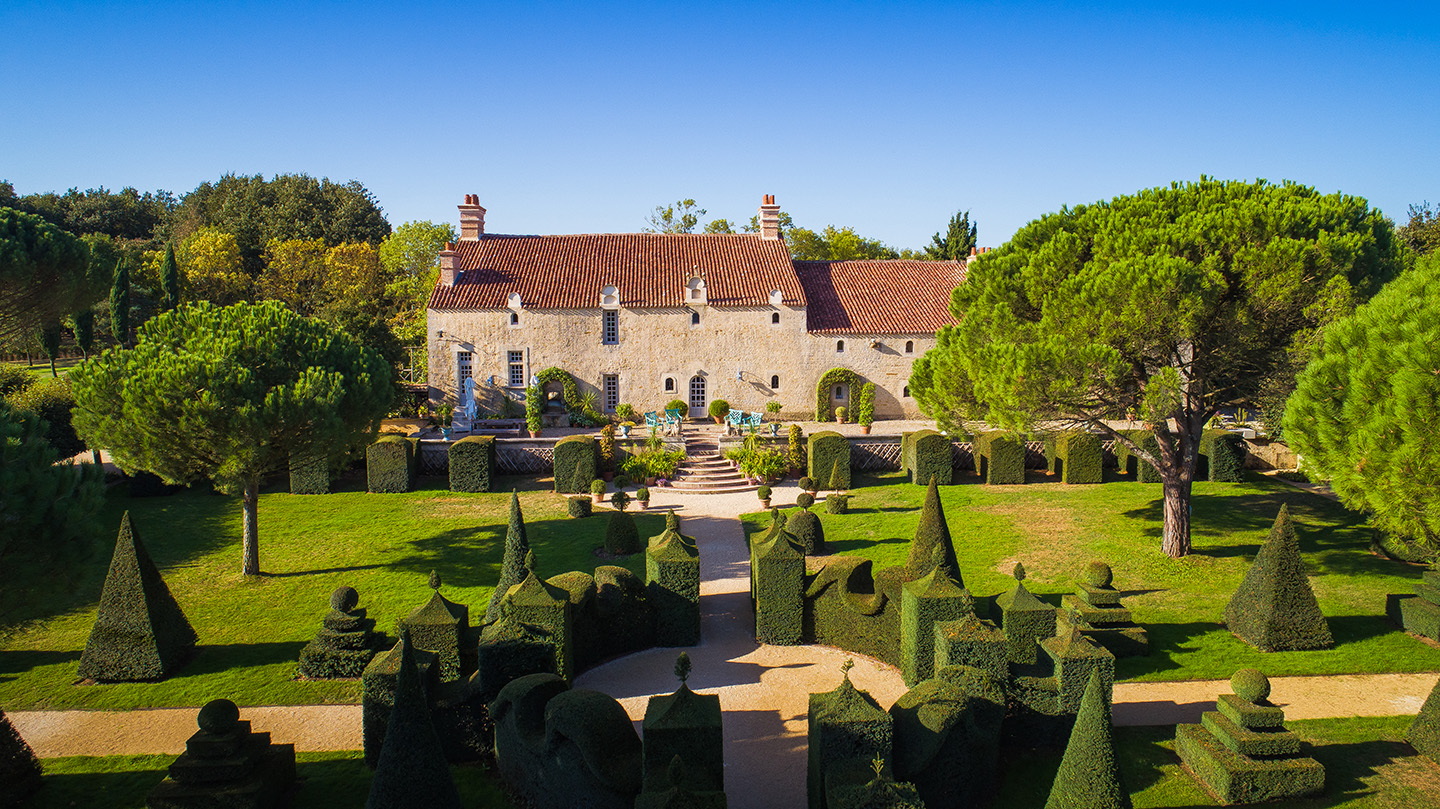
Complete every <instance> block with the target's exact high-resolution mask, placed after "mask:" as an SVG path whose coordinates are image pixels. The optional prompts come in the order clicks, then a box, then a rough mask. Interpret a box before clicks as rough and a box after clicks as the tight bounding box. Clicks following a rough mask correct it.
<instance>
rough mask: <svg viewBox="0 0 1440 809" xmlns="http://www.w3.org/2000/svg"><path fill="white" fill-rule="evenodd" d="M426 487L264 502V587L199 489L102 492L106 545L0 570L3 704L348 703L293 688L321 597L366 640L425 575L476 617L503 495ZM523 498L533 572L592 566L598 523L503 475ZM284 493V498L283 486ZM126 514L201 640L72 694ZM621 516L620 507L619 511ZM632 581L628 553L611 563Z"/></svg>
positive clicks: (18, 558)
mask: <svg viewBox="0 0 1440 809" xmlns="http://www.w3.org/2000/svg"><path fill="white" fill-rule="evenodd" d="M420 480H421V485H422V486H423V487H426V488H425V490H423V491H418V492H412V493H409V494H367V493H366V492H364V491H363V488H364V482H363V480H359V479H349V480H347V481H344V482H343V484H342V487H341V488H344V489H347V490H346V491H342V492H339V493H336V494H330V495H312V496H304V495H291V494H288V493H284V492H283V491H281V492H279V493H264V494H262V495H261V499H260V517H259V521H260V564H261V568H262V569H263V570H264V571H266V572H267V573H268V574H269V575H266V576H264V577H261V578H258V579H256V580H254V581H246V580H245V579H244V577H242V576H240V575H239V571H240V508H239V501H238V499H237V498H232V497H224V496H220V495H215V494H209V493H204V492H200V491H183V492H181V493H179V494H176V495H173V496H170V497H155V498H135V499H131V498H129V497H127V496H126V495H125V487H124V486H121V487H117V488H116V489H113V490H112V491H111V495H110V499H109V502H108V504H107V506H106V509H105V511H104V513H103V524H104V526H105V529H104V532H103V536H102V537H100V538H98V539H97V540H96V543H95V545H96V547H95V548H93V549H91V550H90V551H89V552H88V553H86V554H82V555H81V556H80V558H78V559H71V558H69V557H60V558H57V557H55V556H53V555H51V554H50V553H49V552H48V550H46V549H34V548H30V549H24V548H22V549H18V550H12V551H11V552H9V553H7V554H6V556H5V557H4V559H3V560H0V575H3V576H4V581H5V582H6V584H5V587H4V588H3V590H0V706H3V707H4V709H5V710H7V711H17V710H29V709H36V708H88V709H97V710H98V709H112V710H116V709H131V708H150V707H167V706H194V705H203V704H205V703H206V702H208V701H210V700H212V699H215V698H217V697H227V698H229V699H232V700H235V701H236V702H237V703H239V704H240V705H303V704H316V703H354V702H359V700H360V686H359V682H358V681H331V682H323V681H299V680H296V679H294V677H295V673H296V672H295V669H296V661H297V660H298V658H299V654H300V649H301V647H303V646H304V645H305V644H306V643H307V642H308V641H309V640H310V639H311V638H312V637H314V635H315V632H316V630H318V629H319V628H320V621H321V619H322V618H323V617H324V616H325V614H326V612H327V611H328V610H329V596H330V592H331V591H332V590H333V589H335V588H336V587H338V586H340V585H342V584H348V585H351V586H353V587H355V588H356V589H357V590H359V592H360V605H361V606H362V607H365V608H367V609H368V610H369V613H370V616H371V617H373V618H375V619H376V620H377V628H379V629H380V630H382V631H387V632H390V633H391V636H392V637H394V636H395V635H396V632H395V626H396V622H397V621H398V620H399V619H400V618H402V617H403V616H404V615H406V614H408V613H409V612H410V611H411V610H413V609H415V608H416V607H419V606H421V605H422V604H424V603H425V601H426V600H427V599H428V598H429V592H430V591H429V589H428V586H427V577H428V575H429V573H430V571H431V570H436V571H438V572H439V573H440V576H441V578H442V579H443V581H444V588H443V591H442V592H444V593H445V595H446V597H448V598H450V599H451V600H454V601H459V602H461V603H464V604H467V605H469V606H470V610H471V615H472V619H471V623H472V624H473V623H476V622H478V620H479V618H480V617H481V616H482V615H483V613H484V609H485V605H486V603H487V602H488V600H489V598H490V591H491V589H492V587H493V585H494V582H495V580H496V579H497V577H498V575H499V566H500V560H501V555H502V553H503V548H504V538H505V527H506V522H507V520H508V515H509V504H510V495H509V494H508V493H505V494H456V493H452V492H450V491H448V490H446V489H444V488H443V487H444V486H445V485H446V481H445V480H444V479H441V478H421V479H420ZM501 486H502V488H504V489H505V490H506V491H507V492H508V490H509V489H510V488H511V487H520V488H522V489H525V491H522V492H521V494H520V499H521V504H522V509H523V510H524V513H525V517H526V525H527V526H528V528H529V537H530V543H531V546H532V547H533V548H534V551H535V555H536V560H537V564H538V566H539V569H540V573H541V575H543V576H547V577H548V576H553V575H555V574H557V573H562V572H565V571H567V570H583V571H586V572H589V571H592V570H594V568H595V567H596V566H598V565H602V564H616V563H617V562H614V561H610V560H604V559H600V558H597V557H596V556H595V555H594V554H593V551H594V550H595V549H596V548H598V547H600V546H601V545H603V543H604V531H605V522H606V518H605V517H604V516H602V515H603V514H604V513H607V512H604V511H602V512H600V514H597V516H595V517H591V518H589V519H584V520H573V519H570V518H568V517H567V516H566V515H565V501H564V499H563V498H562V497H560V496H557V495H555V494H553V493H551V492H549V491H548V490H547V489H544V488H543V487H542V485H541V484H538V483H536V482H535V481H534V480H533V479H525V478H514V479H511V478H504V479H502V484H501ZM282 489H283V487H282ZM126 509H129V511H130V515H131V519H132V520H133V522H134V525H135V528H136V531H137V532H138V533H139V534H140V537H141V539H142V540H144V542H145V544H146V547H147V548H148V549H149V551H150V554H151V556H152V557H154V559H155V561H156V564H158V565H159V566H160V568H161V570H162V572H163V573H164V575H165V578H166V582H167V583H168V584H169V587H170V591H171V592H172V593H174V595H175V598H176V600H177V601H179V603H180V606H181V608H182V609H184V611H185V613H186V615H187V616H189V618H190V622H191V624H193V625H194V627H195V630H196V632H197V633H198V634H199V636H200V644H201V646H200V650H199V653H198V654H197V656H196V658H195V659H194V660H193V661H191V662H190V663H189V665H187V666H186V667H185V668H184V669H183V670H181V671H180V673H179V674H178V675H176V676H174V677H171V678H169V679H168V680H166V681H164V682H160V683H129V684H113V685H88V686H82V685H75V684H74V683H75V668H76V665H77V664H78V662H79V659H80V652H81V650H83V649H84V647H85V639H86V637H88V635H89V632H90V627H91V625H92V623H93V622H94V618H95V609H96V605H97V602H98V600H99V596H100V589H101V584H102V582H103V581H104V577H105V571H106V568H107V567H108V565H109V562H110V553H111V551H112V549H113V547H114V537H115V531H116V529H117V527H118V525H119V521H120V515H121V514H122V512H124V511H125V510H126ZM632 513H634V512H633V510H632ZM637 522H638V523H639V528H640V535H641V537H648V536H652V535H654V534H658V533H660V531H661V530H663V528H664V519H663V517H661V516H660V515H658V514H637ZM620 563H623V564H625V565H626V566H628V567H629V568H630V569H631V570H633V571H635V572H636V573H639V574H642V575H643V572H644V560H643V557H642V556H640V555H638V554H637V555H635V556H632V557H630V558H628V559H625V560H621V562H620Z"/></svg>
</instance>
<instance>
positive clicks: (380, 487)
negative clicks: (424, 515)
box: [365, 435, 417, 494]
mask: <svg viewBox="0 0 1440 809" xmlns="http://www.w3.org/2000/svg"><path fill="white" fill-rule="evenodd" d="M416 454H417V453H416V451H415V444H414V442H412V441H411V440H410V439H408V438H405V437H404V436H399V435H382V436H380V438H379V439H378V440H376V441H375V443H373V444H371V445H370V446H369V447H368V448H367V449H366V450H365V481H366V484H367V488H369V490H370V491H371V492H375V493H377V494H402V493H404V492H408V491H410V490H411V489H413V488H414V487H415V468H416Z"/></svg>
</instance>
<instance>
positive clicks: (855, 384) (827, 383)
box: [810, 368, 861, 475]
mask: <svg viewBox="0 0 1440 809" xmlns="http://www.w3.org/2000/svg"><path fill="white" fill-rule="evenodd" d="M836 385H849V386H850V391H851V395H852V396H853V395H855V392H856V391H857V389H858V388H859V387H860V385H861V378H860V375H859V374H857V373H855V372H854V371H852V370H850V369H849V368H831V369H830V370H828V371H826V372H825V373H823V374H821V375H820V381H819V382H817V383H815V420H816V421H820V422H825V421H830V420H831V419H833V418H835V414H834V413H833V412H831V410H830V389H831V388H833V387H835V386H836ZM810 474H812V475H813V474H815V467H813V466H812V467H810Z"/></svg>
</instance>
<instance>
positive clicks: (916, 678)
mask: <svg viewBox="0 0 1440 809" xmlns="http://www.w3.org/2000/svg"><path fill="white" fill-rule="evenodd" d="M900 592H901V595H900V671H901V675H902V676H903V677H904V678H905V684H906V685H910V686H913V685H915V684H917V683H919V682H920V681H921V680H927V679H929V678H930V676H931V675H932V674H934V672H935V626H936V624H939V623H942V622H948V621H956V620H959V619H960V618H961V617H963V616H965V615H973V614H974V612H975V599H974V598H972V597H971V596H970V592H969V591H968V590H966V589H965V587H964V586H963V584H962V583H961V582H958V581H956V580H955V579H953V578H951V574H950V571H949V570H948V569H946V568H945V567H944V566H939V567H936V568H934V569H932V570H931V571H930V572H929V573H928V574H926V575H925V576H924V577H923V578H919V579H916V580H915V581H911V582H906V583H905V584H904V585H903V586H902V587H901V590H900Z"/></svg>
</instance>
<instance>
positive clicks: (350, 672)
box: [300, 586, 379, 679]
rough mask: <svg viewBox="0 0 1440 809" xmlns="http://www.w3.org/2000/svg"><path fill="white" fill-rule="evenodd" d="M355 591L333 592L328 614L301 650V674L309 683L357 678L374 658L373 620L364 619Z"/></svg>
mask: <svg viewBox="0 0 1440 809" xmlns="http://www.w3.org/2000/svg"><path fill="white" fill-rule="evenodd" d="M359 604H360V595H359V593H356V592H355V588H354V587H348V586H342V587H337V588H335V592H333V593H331V594H330V613H329V614H328V615H326V616H325V620H324V622H323V623H322V624H321V627H320V632H319V633H317V634H316V635H315V639H314V640H312V641H310V643H308V644H306V646H305V648H304V649H301V650H300V673H301V674H302V675H304V676H306V677H310V678H312V679H331V678H337V677H359V676H360V675H361V674H364V673H365V667H366V666H367V665H369V664H370V659H371V658H373V657H374V656H375V652H376V650H377V649H378V646H379V638H377V637H376V636H375V631H374V630H375V619H374V618H369V617H366V615H365V610H364V609H363V608H361V607H360V606H359Z"/></svg>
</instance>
